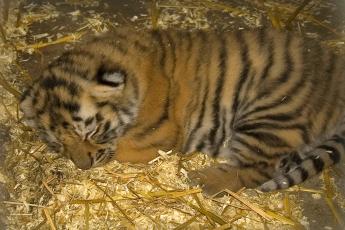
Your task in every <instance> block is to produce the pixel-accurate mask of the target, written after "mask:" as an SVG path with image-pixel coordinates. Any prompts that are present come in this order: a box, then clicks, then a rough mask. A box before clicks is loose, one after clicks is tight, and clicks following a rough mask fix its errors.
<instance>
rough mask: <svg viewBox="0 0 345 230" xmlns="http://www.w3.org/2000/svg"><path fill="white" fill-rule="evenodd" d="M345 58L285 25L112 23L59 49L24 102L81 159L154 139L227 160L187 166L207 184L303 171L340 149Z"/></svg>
mask: <svg viewBox="0 0 345 230" xmlns="http://www.w3.org/2000/svg"><path fill="white" fill-rule="evenodd" d="M344 104H345V74H344V60H343V59H341V58H340V57H337V56H336V55H334V54H333V53H331V52H329V51H327V50H326V49H324V48H322V47H320V46H319V45H317V44H313V43H312V42H309V41H308V42H305V41H304V39H303V38H301V37H299V36H296V35H294V34H292V33H285V32H277V31H274V30H269V29H263V30H256V31H236V32H215V31H210V32H207V31H193V32H187V31H170V30H166V31H163V30H157V31H142V32H136V31H132V30H130V29H117V30H116V31H114V32H113V33H111V34H108V35H105V36H103V37H101V38H96V39H94V40H93V41H91V42H88V43H87V44H85V45H81V46H79V47H77V48H75V49H74V50H73V51H69V52H66V53H64V54H63V55H62V56H61V57H59V58H58V59H56V60H54V61H53V62H52V63H51V64H50V65H49V66H48V68H46V70H45V71H44V72H43V73H42V76H41V77H40V78H39V79H38V80H37V81H35V82H34V83H33V84H32V85H31V87H29V89H28V90H27V91H26V92H25V93H24V95H23V98H22V101H21V105H20V106H21V110H22V111H23V112H24V117H25V119H26V120H27V122H28V124H30V125H31V126H33V127H35V128H36V129H37V130H38V131H39V133H40V134H41V136H42V139H43V140H44V141H45V142H46V143H47V144H48V145H49V146H51V147H52V148H53V149H55V151H57V152H61V153H62V154H64V155H65V156H66V157H67V158H69V159H71V160H72V161H73V162H74V163H75V165H76V166H77V167H79V168H81V169H89V168H91V167H95V166H100V165H103V164H105V163H107V162H109V161H111V160H113V159H116V160H118V161H120V162H126V161H129V162H147V161H149V160H151V159H153V158H154V157H156V152H157V150H158V149H162V150H170V149H174V150H176V151H180V152H182V153H189V152H194V151H200V152H203V153H206V154H209V155H210V156H213V157H218V158H222V159H225V160H226V161H225V162H226V163H222V164H215V165H213V166H211V167H209V168H205V169H203V170H200V171H193V172H190V173H189V177H190V179H191V180H192V183H196V184H200V185H201V186H202V187H203V189H204V191H205V192H206V193H208V194H214V193H217V192H218V191H220V190H223V189H231V190H238V189H240V188H241V187H249V188H255V187H258V188H259V189H261V190H263V191H271V190H276V189H283V188H287V187H289V186H292V185H295V184H298V183H301V182H302V181H304V180H306V179H307V178H308V177H310V176H312V175H315V174H317V173H318V172H320V171H322V170H323V169H324V168H326V167H328V166H330V165H333V164H335V163H337V162H339V161H340V157H341V155H343V154H344V151H345V141H344V136H345V124H344V118H345V117H344V109H345V106H344Z"/></svg>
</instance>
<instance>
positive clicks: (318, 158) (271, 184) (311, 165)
mask: <svg viewBox="0 0 345 230" xmlns="http://www.w3.org/2000/svg"><path fill="white" fill-rule="evenodd" d="M344 154H345V131H343V132H342V133H341V135H339V134H336V135H334V136H332V137H331V138H330V139H328V140H326V141H325V142H323V143H322V144H321V145H318V146H317V147H316V148H314V149H313V150H311V151H310V152H308V153H307V154H306V156H307V157H306V158H304V159H303V160H301V162H299V164H298V165H297V166H295V167H294V168H293V169H291V170H290V171H288V172H287V173H284V174H281V175H278V176H277V177H275V178H273V179H272V180H269V181H267V182H265V183H264V184H262V185H261V186H259V187H258V189H259V190H261V191H263V192H269V191H274V190H279V189H286V188H289V187H291V186H293V185H296V184H299V183H302V182H303V181H305V180H306V179H308V178H310V177H311V176H314V175H316V174H318V173H320V172H321V171H322V170H323V169H325V168H327V167H329V166H332V165H334V164H336V163H338V162H339V161H340V158H341V155H344Z"/></svg>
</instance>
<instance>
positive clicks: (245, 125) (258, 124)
mask: <svg viewBox="0 0 345 230" xmlns="http://www.w3.org/2000/svg"><path fill="white" fill-rule="evenodd" d="M271 121H273V120H271ZM249 122H250V121H247V122H241V123H239V124H236V126H235V127H234V130H235V131H237V132H248V131H251V130H256V129H268V130H269V131H270V130H277V129H298V130H299V131H301V132H302V139H303V141H304V143H309V142H310V137H309V132H308V129H307V127H306V125H303V124H285V123H282V122H279V121H278V123H268V122H267V121H260V120H259V119H254V120H253V122H255V123H249Z"/></svg>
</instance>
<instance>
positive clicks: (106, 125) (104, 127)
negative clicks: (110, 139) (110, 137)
mask: <svg viewBox="0 0 345 230" xmlns="http://www.w3.org/2000/svg"><path fill="white" fill-rule="evenodd" d="M110 124H111V122H110V121H106V122H105V124H104V126H103V133H106V132H107V131H108V130H109V128H110Z"/></svg>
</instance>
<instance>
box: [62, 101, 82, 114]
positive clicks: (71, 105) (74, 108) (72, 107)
mask: <svg viewBox="0 0 345 230" xmlns="http://www.w3.org/2000/svg"><path fill="white" fill-rule="evenodd" d="M62 106H63V107H64V108H65V109H66V110H68V111H69V112H78V111H79V110H80V105H79V104H78V103H75V102H62Z"/></svg>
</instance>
